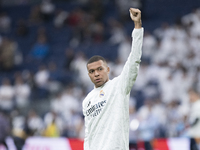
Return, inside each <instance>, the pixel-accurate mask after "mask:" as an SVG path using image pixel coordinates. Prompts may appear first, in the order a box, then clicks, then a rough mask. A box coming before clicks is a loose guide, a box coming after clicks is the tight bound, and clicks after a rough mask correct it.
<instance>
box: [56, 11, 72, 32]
mask: <svg viewBox="0 0 200 150" xmlns="http://www.w3.org/2000/svg"><path fill="white" fill-rule="evenodd" d="M68 16H69V13H68V12H67V11H65V10H62V9H60V10H57V12H56V15H55V17H54V26H55V27H56V28H62V27H63V26H64V25H65V23H66V21H67V18H68Z"/></svg>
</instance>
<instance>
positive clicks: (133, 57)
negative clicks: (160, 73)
mask: <svg viewBox="0 0 200 150" xmlns="http://www.w3.org/2000/svg"><path fill="white" fill-rule="evenodd" d="M143 34H144V29H143V28H141V29H134V30H133V32H132V47H131V52H130V54H129V57H128V59H127V61H126V63H125V65H124V68H123V70H122V72H121V74H120V80H121V81H120V82H121V84H120V85H121V89H122V92H123V93H125V94H126V95H127V94H129V93H130V91H131V88H132V86H133V84H134V83H135V80H136V77H137V75H138V71H139V65H140V62H141V56H142V44H143Z"/></svg>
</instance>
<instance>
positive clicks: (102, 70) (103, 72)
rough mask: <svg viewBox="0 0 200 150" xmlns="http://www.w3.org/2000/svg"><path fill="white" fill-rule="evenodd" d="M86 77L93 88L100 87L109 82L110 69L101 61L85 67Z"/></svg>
mask: <svg viewBox="0 0 200 150" xmlns="http://www.w3.org/2000/svg"><path fill="white" fill-rule="evenodd" d="M87 69H88V75H89V77H90V79H91V81H92V82H93V83H94V85H95V87H96V88H97V87H100V86H102V85H103V84H104V83H106V82H107V81H108V80H109V76H108V75H109V72H110V69H109V67H108V66H107V64H106V63H104V62H103V61H102V60H99V61H96V62H93V63H90V64H88V65H87Z"/></svg>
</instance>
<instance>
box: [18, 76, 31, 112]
mask: <svg viewBox="0 0 200 150" xmlns="http://www.w3.org/2000/svg"><path fill="white" fill-rule="evenodd" d="M14 91H15V100H16V106H17V107H18V108H23V109H24V108H26V107H27V106H29V103H30V94H31V88H30V86H29V85H28V84H26V83H24V81H23V79H22V77H21V76H17V77H16V78H15V84H14Z"/></svg>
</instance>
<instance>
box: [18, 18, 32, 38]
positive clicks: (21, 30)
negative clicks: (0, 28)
mask: <svg viewBox="0 0 200 150" xmlns="http://www.w3.org/2000/svg"><path fill="white" fill-rule="evenodd" d="M16 28H17V29H16V35H18V36H21V37H26V36H27V35H28V34H29V28H28V26H27V22H26V21H25V20H24V19H19V20H18V21H17V27H16Z"/></svg>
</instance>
